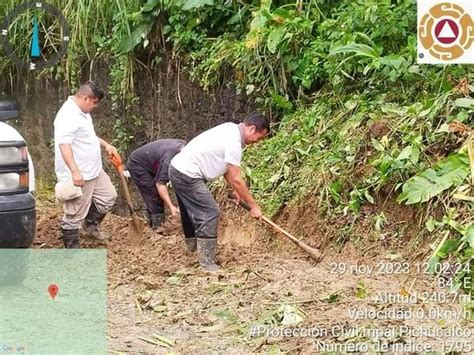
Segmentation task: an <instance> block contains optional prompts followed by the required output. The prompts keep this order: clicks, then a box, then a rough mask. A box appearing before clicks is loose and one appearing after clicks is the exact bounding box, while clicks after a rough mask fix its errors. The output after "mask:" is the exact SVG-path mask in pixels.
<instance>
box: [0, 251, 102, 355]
mask: <svg viewBox="0 0 474 355" xmlns="http://www.w3.org/2000/svg"><path fill="white" fill-rule="evenodd" d="M106 267H107V265H106V251H105V249H88V250H85V249H77V250H70V249H69V250H60V249H48V250H41V249H39V250H38V249H36V250H32V249H0V354H2V353H24V354H101V353H105V352H106V317H107V310H106V299H107V298H106V297H107V276H106V275H107V270H106Z"/></svg>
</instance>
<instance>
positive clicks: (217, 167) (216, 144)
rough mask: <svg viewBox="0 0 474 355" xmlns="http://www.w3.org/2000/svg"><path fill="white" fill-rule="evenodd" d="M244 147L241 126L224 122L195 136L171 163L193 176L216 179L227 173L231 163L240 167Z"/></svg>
mask: <svg viewBox="0 0 474 355" xmlns="http://www.w3.org/2000/svg"><path fill="white" fill-rule="evenodd" d="M243 146H244V141H243V133H242V132H241V128H240V127H239V125H238V124H235V123H231V122H228V123H223V124H221V125H219V126H216V127H214V128H211V129H209V130H207V131H205V132H203V133H201V134H200V135H198V136H197V137H195V138H194V139H192V140H191V141H190V142H189V143H188V144H186V145H185V146H184V148H183V149H182V150H181V152H180V153H178V154H176V155H175V157H174V158H173V160H171V165H172V166H173V167H174V168H175V169H176V170H178V171H179V172H181V173H183V174H185V175H187V176H189V177H191V178H202V179H205V180H207V181H210V180H214V179H216V178H218V177H219V176H222V175H224V174H225V173H226V172H227V164H232V165H236V166H240V162H241V160H242V149H243Z"/></svg>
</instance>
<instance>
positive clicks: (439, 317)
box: [35, 203, 474, 354]
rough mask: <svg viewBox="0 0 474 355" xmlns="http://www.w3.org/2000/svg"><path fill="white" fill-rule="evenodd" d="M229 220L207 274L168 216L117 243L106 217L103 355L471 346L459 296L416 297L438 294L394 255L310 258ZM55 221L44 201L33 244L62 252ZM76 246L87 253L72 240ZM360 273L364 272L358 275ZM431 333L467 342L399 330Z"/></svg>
mask: <svg viewBox="0 0 474 355" xmlns="http://www.w3.org/2000/svg"><path fill="white" fill-rule="evenodd" d="M230 213H231V214H234V215H235V214H236V213H239V212H236V211H235V210H232V211H230V212H229V211H224V217H223V220H224V221H223V222H222V223H221V230H220V245H219V256H218V262H219V263H220V264H221V265H222V266H223V268H224V271H223V272H221V273H219V274H218V275H208V274H205V273H203V272H201V271H200V270H199V268H198V265H197V262H196V256H195V255H190V254H188V253H187V252H186V251H185V248H184V243H183V241H182V235H181V233H180V228H179V223H178V222H177V221H172V220H168V222H167V224H166V226H165V230H164V232H163V233H161V234H156V233H153V232H152V231H151V230H146V231H145V235H144V236H143V238H142V239H141V240H140V241H139V243H138V244H136V243H134V242H133V241H132V240H129V239H128V237H127V230H128V219H127V218H124V217H120V216H116V215H111V216H108V217H107V218H106V220H105V221H104V226H103V229H104V230H105V231H107V232H108V233H109V234H110V235H111V241H110V243H109V245H108V246H107V251H108V271H109V274H108V285H109V286H108V351H109V352H110V353H128V354H139V353H141V354H166V353H181V354H188V353H193V354H194V353H215V352H219V353H224V352H225V353H231V354H245V353H272V354H275V353H280V352H287V353H292V354H293V353H302V354H306V353H315V352H323V351H324V350H339V351H343V350H359V351H364V349H365V348H364V346H371V345H372V346H373V345H374V344H377V343H378V344H387V346H389V344H392V345H391V346H398V347H399V348H398V349H402V348H401V347H403V346H405V348H403V349H404V350H412V351H414V352H419V351H418V350H421V348H420V347H422V346H423V347H424V349H425V350H426V349H428V348H427V347H429V346H432V347H433V349H434V350H438V351H440V350H444V351H448V350H458V351H462V352H468V351H469V350H470V348H471V346H472V345H473V344H472V342H473V339H472V334H474V325H473V323H472V322H471V323H469V322H468V321H466V320H464V319H463V318H464V314H461V315H460V316H459V314H458V313H456V312H458V311H459V310H462V309H463V308H462V307H460V306H459V302H460V299H459V298H458V299H454V296H451V297H452V298H449V299H448V300H445V299H444V298H443V299H439V297H438V299H435V298H432V299H430V300H426V299H425V298H426V296H427V295H428V294H423V292H427V293H429V295H437V294H438V293H443V292H446V290H443V289H440V288H436V287H435V282H434V280H433V278H432V276H430V275H427V274H424V273H421V272H417V271H418V270H417V269H416V264H415V262H414V261H412V262H411V264H410V268H411V270H410V273H408V274H407V273H405V269H403V268H399V269H397V270H398V272H397V270H390V269H389V268H390V267H388V266H387V265H389V263H402V262H405V261H406V259H404V257H403V251H400V254H398V255H397V254H396V252H397V251H394V250H392V251H388V250H385V249H384V248H381V247H375V248H371V252H370V253H369V252H366V253H365V255H360V253H358V252H357V251H356V250H355V249H354V248H352V247H350V246H349V244H347V245H346V246H345V248H344V249H343V250H342V251H341V252H339V253H336V252H335V251H334V250H332V249H331V246H329V247H328V249H327V250H326V253H325V258H324V259H323V261H322V262H320V263H315V262H314V261H312V260H310V259H309V258H307V257H306V255H305V254H304V253H303V252H301V251H299V250H298V249H297V248H295V247H294V246H293V245H291V244H289V243H287V242H286V241H283V240H281V239H279V238H278V237H276V236H275V235H273V234H272V233H271V232H269V231H268V230H266V229H264V228H259V227H258V225H257V224H252V223H250V224H247V226H246V227H245V228H242V224H243V223H245V224H246V222H245V221H247V219H246V218H247V217H246V216H245V215H243V212H240V216H239V218H238V219H232V221H233V222H230V221H231V219H230V218H229V214H230ZM60 215H61V211H60V208H59V206H55V205H54V204H51V203H46V204H42V205H41V206H40V207H39V221H38V237H37V239H36V242H35V247H36V248H61V247H62V245H61V242H60V241H59V240H58V235H59V232H58V230H57V224H58V219H59V217H60ZM226 215H227V217H226ZM287 227H288V228H289V229H290V230H291V226H287ZM275 238H276V240H275ZM83 247H87V248H92V247H97V246H95V245H93V244H90V243H87V242H83ZM422 261H423V260H420V262H422ZM380 263H384V265H385V270H382V269H381V268H380ZM352 265H354V266H352ZM355 265H358V267H357V270H359V272H356V269H355ZM390 265H392V264H390ZM393 265H397V264H393ZM365 266H373V267H375V269H374V270H373V271H372V272H366V271H364V270H363V267H365ZM344 267H346V268H347V269H346V270H345V271H344V269H343V268H344ZM351 268H352V269H351ZM402 269H403V270H402ZM337 271H340V272H337ZM384 292H389V293H391V294H393V295H401V296H407V297H408V296H409V295H411V296H413V297H417V299H416V300H415V301H414V303H413V304H411V303H407V302H398V301H389V302H387V303H384V302H382V301H378V302H377V301H376V297H377V296H380V295H381V294H383V293H384ZM436 292H438V293H436ZM433 297H434V296H433ZM364 309H367V310H384V309H385V310H398V314H400V312H402V311H407V310H410V309H411V310H413V311H416V312H418V314H422V319H410V316H409V315H407V314H408V313H405V315H404V316H400V317H399V319H382V318H383V316H382V315H381V314H382V313H381V314H378V315H377V316H376V317H375V319H370V318H374V317H372V316H367V315H366V316H364V315H359V316H355V315H354V313H353V312H354V311H356V310H360V311H363V310H364ZM413 317H416V315H413V316H412V318H413ZM392 318H396V317H392ZM401 326H402V328H400V327H401ZM403 327H405V328H403ZM278 329H280V331H281V332H283V331H286V332H287V333H278ZM291 329H293V333H292V334H290V333H289V332H290V330H291ZM368 329H372V333H370V332H368V331H367V330H368ZM389 329H392V333H390V330H389ZM434 329H440V330H443V329H444V330H445V331H449V329H460V330H463V331H464V335H466V334H467V335H468V336H467V337H466V336H456V335H452V336H450V334H448V335H440V334H439V333H438V334H430V333H426V334H425V335H421V334H417V335H415V336H410V334H406V333H405V334H402V333H400V331H401V330H403V331H406V332H408V331H416V330H418V331H423V330H424V331H425V332H428V331H429V330H431V331H432V330H434ZM343 330H344V332H343ZM377 331H378V332H379V333H377ZM298 332H299V333H298ZM380 332H384V333H383V334H381V333H380ZM458 335H459V334H458ZM334 344H339V346H345V347H346V348H334ZM341 344H342V345H341ZM351 344H352V345H351ZM394 344H395V345H394ZM351 346H352V348H351ZM450 346H452V347H453V348H449V347H450ZM354 347H355V348H354ZM394 349H397V348H394Z"/></svg>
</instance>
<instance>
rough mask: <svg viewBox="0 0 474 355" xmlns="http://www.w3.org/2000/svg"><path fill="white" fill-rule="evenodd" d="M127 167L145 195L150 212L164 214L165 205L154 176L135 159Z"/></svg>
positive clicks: (144, 199)
mask: <svg viewBox="0 0 474 355" xmlns="http://www.w3.org/2000/svg"><path fill="white" fill-rule="evenodd" d="M127 169H128V171H129V172H130V176H131V177H132V180H133V182H134V183H135V185H136V186H137V188H138V190H139V191H140V194H141V195H142V197H143V202H144V203H145V206H146V208H147V210H148V212H150V213H151V214H163V213H164V212H165V205H164V202H163V200H162V199H161V197H160V195H158V190H157V189H156V183H155V179H154V176H152V175H151V174H150V173H149V172H148V171H147V170H146V169H145V168H143V167H142V166H141V165H139V164H137V163H134V162H133V161H129V162H128V163H127Z"/></svg>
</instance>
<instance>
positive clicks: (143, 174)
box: [127, 139, 186, 229]
mask: <svg viewBox="0 0 474 355" xmlns="http://www.w3.org/2000/svg"><path fill="white" fill-rule="evenodd" d="M185 144H186V142H185V141H184V140H182V139H159V140H156V141H154V142H151V143H148V144H145V145H144V146H143V147H140V148H138V149H136V150H134V151H133V152H132V154H131V155H130V159H129V160H128V163H127V169H128V171H129V172H130V176H131V177H132V179H133V181H134V182H135V185H136V186H137V188H138V190H139V191H140V194H141V195H142V197H143V202H144V203H145V206H146V213H147V217H148V224H149V225H150V227H151V228H153V229H157V228H158V227H159V226H161V224H162V223H163V221H164V211H165V206H164V205H165V204H166V205H167V206H168V208H169V209H170V212H171V215H172V216H176V215H177V214H178V213H179V210H178V208H177V207H176V206H175V205H173V203H172V202H171V199H170V196H169V193H168V189H167V187H166V184H167V183H168V181H169V178H168V170H169V165H170V162H171V159H173V157H174V156H175V155H176V154H177V153H179V151H180V150H181V149H182V148H183V147H184V145H185Z"/></svg>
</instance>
